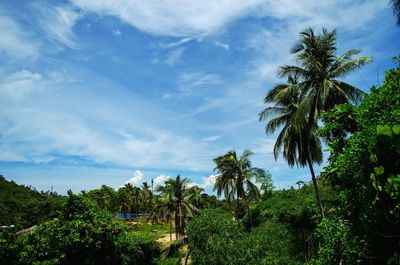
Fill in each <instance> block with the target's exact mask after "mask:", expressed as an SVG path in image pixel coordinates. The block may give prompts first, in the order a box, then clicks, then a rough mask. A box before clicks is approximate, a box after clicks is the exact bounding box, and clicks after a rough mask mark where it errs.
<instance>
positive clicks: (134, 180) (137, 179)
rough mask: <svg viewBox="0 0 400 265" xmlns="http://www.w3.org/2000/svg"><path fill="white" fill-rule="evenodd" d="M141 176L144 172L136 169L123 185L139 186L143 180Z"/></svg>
mask: <svg viewBox="0 0 400 265" xmlns="http://www.w3.org/2000/svg"><path fill="white" fill-rule="evenodd" d="M143 176H144V174H143V173H142V172H141V171H140V170H136V171H135V173H134V174H133V176H132V177H131V178H130V179H128V180H127V181H126V182H125V185H126V184H131V185H132V186H140V184H142V182H143Z"/></svg>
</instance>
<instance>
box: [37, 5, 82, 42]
mask: <svg viewBox="0 0 400 265" xmlns="http://www.w3.org/2000/svg"><path fill="white" fill-rule="evenodd" d="M36 10H37V12H38V15H37V19H38V25H39V26H40V27H41V28H42V29H43V31H44V32H45V34H46V35H47V38H48V39H49V40H50V41H51V42H53V43H60V44H62V45H64V46H66V47H68V48H71V49H78V48H79V45H78V44H77V41H76V37H75V35H74V33H73V28H74V26H75V24H76V22H77V21H78V19H79V18H80V17H81V15H80V14H79V13H78V12H76V11H75V10H74V9H72V8H71V7H69V6H56V7H52V6H47V7H46V6H42V5H41V6H37V7H36Z"/></svg>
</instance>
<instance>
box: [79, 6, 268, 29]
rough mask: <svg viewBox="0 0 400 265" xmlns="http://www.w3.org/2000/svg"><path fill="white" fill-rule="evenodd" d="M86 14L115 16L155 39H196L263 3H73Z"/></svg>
mask: <svg viewBox="0 0 400 265" xmlns="http://www.w3.org/2000/svg"><path fill="white" fill-rule="evenodd" d="M72 2H73V3H74V4H75V5H76V6H78V7H80V8H82V9H84V10H87V11H91V12H96V13H98V14H100V15H113V16H116V17H118V18H119V19H121V20H122V21H124V22H126V23H129V24H130V25H132V26H134V27H136V28H138V29H139V30H142V31H144V32H148V33H151V34H156V35H170V36H182V37H185V36H186V37H188V36H197V35H202V34H209V33H214V32H216V31H218V30H220V29H221V28H222V27H224V26H225V25H226V24H227V23H228V22H230V21H231V20H232V19H234V18H236V17H238V16H243V15H244V14H246V13H248V12H250V11H252V9H254V8H255V7H256V6H257V4H259V3H261V0H240V1H239V0H237V1H230V0H219V1H214V0H205V1H191V2H188V1H186V0H171V1H140V0H97V1H92V0H72Z"/></svg>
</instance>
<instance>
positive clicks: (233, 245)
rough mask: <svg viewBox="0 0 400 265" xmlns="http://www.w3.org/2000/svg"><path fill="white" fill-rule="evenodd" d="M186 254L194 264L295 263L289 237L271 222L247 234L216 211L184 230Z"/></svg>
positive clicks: (211, 211)
mask: <svg viewBox="0 0 400 265" xmlns="http://www.w3.org/2000/svg"><path fill="white" fill-rule="evenodd" d="M188 234H189V242H190V254H191V258H192V261H193V264H196V265H206V264H207V265H214V264H215V265H224V264H227V265H228V264H229V265H236V264H237V265H242V264H250V265H252V264H254V265H256V264H266V265H281V264H282V265H283V264H285V265H286V264H299V263H298V262H297V261H296V258H295V257H294V256H293V255H292V242H291V241H292V235H291V233H290V232H289V231H288V229H287V228H286V227H285V226H284V225H282V224H278V223H275V222H265V223H263V224H262V225H260V226H259V227H257V228H256V229H254V230H252V231H251V232H249V233H247V232H245V230H244V229H243V228H242V227H239V226H238V223H237V222H235V221H234V220H233V219H232V217H231V216H230V215H228V214H226V213H225V212H223V211H220V210H207V211H203V212H202V213H201V214H200V215H199V216H197V217H195V218H194V219H193V220H192V222H191V223H190V224H189V228H188Z"/></svg>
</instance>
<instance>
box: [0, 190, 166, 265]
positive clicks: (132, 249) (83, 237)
mask: <svg viewBox="0 0 400 265" xmlns="http://www.w3.org/2000/svg"><path fill="white" fill-rule="evenodd" d="M68 195H69V197H68V199H67V201H66V202H65V203H64V205H63V206H62V209H61V212H60V214H59V216H58V218H54V219H53V220H51V221H48V222H46V223H43V224H40V225H38V226H37V227H36V228H35V229H33V230H32V231H30V232H28V233H27V234H25V235H23V236H21V237H19V238H18V239H16V240H15V242H14V243H9V248H8V250H9V251H10V253H13V255H11V257H13V260H7V263H6V264H35V265H36V264H41V265H44V264H46V265H50V264H52V265H56V264H71V265H72V264H143V265H145V264H153V258H155V257H157V256H158V255H159V253H160V250H159V247H158V245H157V244H156V242H154V240H153V239H152V238H148V237H137V236H135V235H134V234H133V233H132V232H131V231H129V228H128V227H126V226H125V225H123V224H122V223H120V222H118V221H116V220H114V219H113V217H112V215H111V214H110V213H109V212H106V211H102V210H99V209H98V208H97V206H96V205H95V204H94V203H93V202H91V201H89V200H88V199H86V198H84V197H82V196H78V195H74V194H72V192H69V193H68ZM5 251H7V250H5ZM0 262H1V260H0Z"/></svg>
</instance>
